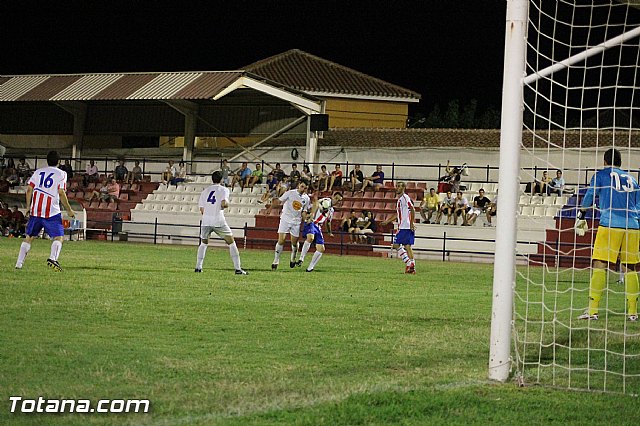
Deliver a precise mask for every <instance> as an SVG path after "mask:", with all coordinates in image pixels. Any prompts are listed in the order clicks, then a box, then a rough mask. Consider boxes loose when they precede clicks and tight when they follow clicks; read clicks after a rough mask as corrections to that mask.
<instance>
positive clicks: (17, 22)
mask: <svg viewBox="0 0 640 426" xmlns="http://www.w3.org/2000/svg"><path fill="white" fill-rule="evenodd" d="M53 3H65V7H63V8H60V7H59V6H58V7H53V6H44V5H51V4H53ZM94 3H97V5H94ZM87 4H91V5H90V6H87ZM214 5H215V6H214ZM505 14H506V2H505V1H497V0H490V1H482V2H474V1H464V2H460V1H453V0H422V1H369V2H360V1H357V2H355V1H348V0H342V1H325V2H310V1H289V0H281V1H275V0H265V1H248V0H232V1H224V2H223V1H213V0H212V1H209V2H193V1H175V2H171V3H164V2H154V1H135V0H130V1H128V2H120V1H104V2H100V3H98V2H93V1H83V2H29V1H21V2H18V1H13V2H11V1H7V2H3V11H2V13H1V14H0V25H1V28H0V36H1V37H0V44H1V45H2V56H3V57H2V60H1V62H0V74H4V75H8V74H9V75H10V74H48V73H84V72H133V71H191V70H199V71H205V70H207V71H219V70H230V69H239V68H241V67H242V66H243V65H247V64H249V63H251V62H254V61H256V60H259V59H264V58H266V57H269V56H271V55H274V54H278V53H281V52H284V51H286V50H289V49H292V48H297V49H301V50H304V51H306V52H308V53H310V54H313V55H317V56H320V57H322V58H325V59H328V60H330V61H333V62H337V63H339V64H342V65H345V66H348V67H350V68H353V69H355V70H358V71H361V72H364V73H366V74H369V75H372V76H374V77H378V78H381V79H383V80H386V81H388V82H390V83H394V84H397V85H400V86H403V87H406V88H409V89H412V90H415V91H417V92H419V93H421V94H422V96H423V100H422V101H421V102H420V106H418V107H417V108H414V112H416V111H421V110H428V109H430V108H431V107H432V105H433V104H434V103H439V104H441V106H442V105H446V103H447V102H448V101H449V100H450V99H454V98H458V99H460V100H461V101H462V102H465V101H467V100H469V99H472V98H476V99H477V100H478V103H479V106H480V107H481V108H482V107H484V106H488V105H493V106H494V107H496V108H499V104H500V94H501V81H502V66H503V64H502V58H503V48H504V26H505Z"/></svg>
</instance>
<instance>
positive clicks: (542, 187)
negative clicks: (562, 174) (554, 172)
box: [531, 170, 551, 195]
mask: <svg viewBox="0 0 640 426" xmlns="http://www.w3.org/2000/svg"><path fill="white" fill-rule="evenodd" d="M550 183H551V178H550V177H549V173H548V172H547V171H546V170H545V171H544V172H542V177H541V178H540V180H538V179H535V180H534V181H533V184H532V185H531V195H535V194H538V195H546V194H547V186H548V185H549V184H550Z"/></svg>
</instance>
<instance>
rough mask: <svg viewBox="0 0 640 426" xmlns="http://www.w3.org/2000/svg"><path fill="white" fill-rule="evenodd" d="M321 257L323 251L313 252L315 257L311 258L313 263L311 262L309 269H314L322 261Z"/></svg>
mask: <svg viewBox="0 0 640 426" xmlns="http://www.w3.org/2000/svg"><path fill="white" fill-rule="evenodd" d="M321 257H322V252H321V251H317V250H316V252H315V253H313V257H312V258H311V263H310V264H309V268H307V269H309V270H313V268H315V267H316V265H317V264H318V262H319V261H320V258H321Z"/></svg>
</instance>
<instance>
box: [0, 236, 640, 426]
mask: <svg viewBox="0 0 640 426" xmlns="http://www.w3.org/2000/svg"><path fill="white" fill-rule="evenodd" d="M20 242H21V240H16V239H7V238H2V239H1V240H0V276H1V277H2V279H1V282H2V285H0V294H1V300H2V309H1V310H0V317H1V318H2V322H1V323H2V327H0V389H1V391H0V392H1V393H2V395H1V398H2V403H1V404H0V423H1V424H78V425H84V424H118V425H119V424H161V425H174V424H175V425H182V424H197V425H209V424H225V425H226V424H229V425H247V424H258V425H263V424H312V425H316V424H326V425H336V424H343V425H354V424H380V425H383V424H384V425H386V424H403V425H407V424H415V425H421V424H488V423H493V424H515V423H523V424H540V423H562V424H593V423H603V424H632V423H635V424H637V422H638V419H639V418H640V410H639V409H638V399H637V398H635V397H632V396H626V395H620V394H602V393H590V392H571V391H564V390H555V389H551V388H542V387H537V386H531V387H525V388H518V387H516V386H515V385H514V383H513V382H509V383H506V384H496V383H491V382H489V381H488V380H487V365H488V353H489V349H488V346H489V332H490V317H491V291H492V274H493V265H482V264H462V263H450V262H446V263H445V262H438V261H418V264H417V271H418V274H417V275H415V276H411V275H405V274H403V272H404V265H403V264H402V263H401V262H400V261H399V260H397V259H381V258H364V257H349V256H345V257H339V256H335V255H325V256H323V258H322V259H321V261H320V263H319V264H318V266H317V268H316V272H313V273H305V272H304V268H295V269H290V268H289V266H288V260H289V252H288V251H286V252H285V253H283V256H282V261H281V265H280V269H279V270H278V271H277V272H272V271H271V270H270V265H271V261H272V259H273V253H272V252H271V251H253V250H248V251H247V250H241V257H242V265H243V268H244V269H246V270H247V271H248V272H249V274H250V275H248V276H236V275H234V274H233V267H232V264H231V260H230V258H229V252H228V250H226V249H223V248H211V249H210V250H209V252H208V254H207V258H206V259H205V262H204V270H203V273H202V274H195V273H194V272H193V269H194V265H195V256H196V247H195V245H194V246H192V247H186V246H169V245H162V246H154V245H151V244H134V243H117V242H114V243H111V242H97V241H84V242H66V243H65V245H64V247H63V249H62V254H61V257H60V263H61V265H62V267H63V268H64V271H63V272H62V273H55V272H53V271H51V270H50V269H49V268H48V267H47V266H46V264H45V261H46V259H47V257H48V254H49V248H50V244H49V243H48V242H46V241H40V240H36V241H35V242H34V244H33V246H32V249H31V252H30V253H29V255H28V257H27V260H26V262H25V266H24V269H23V270H20V271H16V270H14V265H15V260H16V256H17V253H18V249H19V245H20ZM287 250H288V247H287ZM312 251H313V249H312ZM310 258H311V257H310V256H308V257H307V264H308V262H309V260H310ZM10 396H21V397H22V398H29V399H37V398H38V397H40V396H42V397H43V398H47V399H53V398H59V399H88V400H92V401H98V400H100V399H105V398H108V399H129V398H132V399H148V400H149V401H150V410H149V412H148V413H146V414H142V413H129V414H105V413H101V414H98V413H92V414H78V413H76V414H65V415H61V414H36V413H33V414H24V413H23V414H12V413H10V402H9V401H10V400H9V397H10Z"/></svg>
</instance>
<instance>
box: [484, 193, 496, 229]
mask: <svg viewBox="0 0 640 426" xmlns="http://www.w3.org/2000/svg"><path fill="white" fill-rule="evenodd" d="M497 214H498V193H497V192H496V196H495V197H493V201H491V203H490V204H489V206H488V207H487V223H485V226H489V227H491V226H493V224H492V223H491V218H492V217H493V216H495V215H497Z"/></svg>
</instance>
